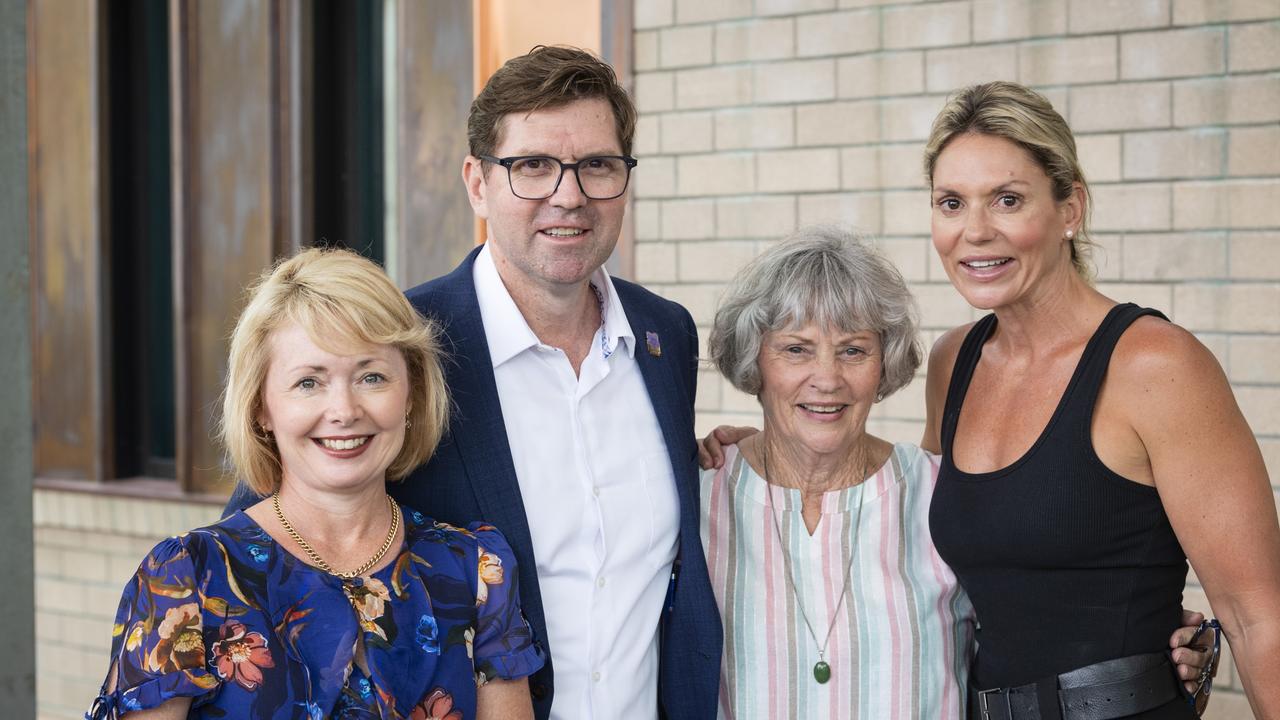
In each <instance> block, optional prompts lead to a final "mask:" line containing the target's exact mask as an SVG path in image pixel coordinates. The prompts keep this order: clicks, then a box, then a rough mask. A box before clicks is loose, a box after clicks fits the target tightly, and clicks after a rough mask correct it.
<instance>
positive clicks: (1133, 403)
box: [1112, 322, 1280, 718]
mask: <svg viewBox="0 0 1280 720" xmlns="http://www.w3.org/2000/svg"><path fill="white" fill-rule="evenodd" d="M1133 330H1138V332H1130V333H1126V335H1125V337H1124V338H1122V340H1121V344H1120V345H1118V346H1117V355H1116V360H1118V361H1119V362H1113V363H1112V367H1113V369H1115V371H1116V375H1117V377H1118V379H1119V380H1120V381H1121V383H1122V384H1121V385H1120V387H1121V388H1123V389H1122V390H1121V392H1123V393H1124V396H1123V397H1124V398H1125V406H1126V407H1128V408H1131V409H1132V412H1131V413H1130V414H1129V421H1130V423H1131V424H1132V427H1133V428H1134V431H1135V432H1136V433H1137V436H1138V438H1139V439H1140V440H1141V443H1142V445H1143V446H1144V447H1145V450H1146V455H1147V458H1148V460H1149V462H1150V471H1151V477H1152V479H1153V480H1154V482H1155V486H1156V490H1157V491H1158V492H1159V493H1160V500H1161V502H1162V503H1163V505H1164V508H1165V512H1166V513H1167V514H1168V516H1169V520H1170V523H1171V524H1172V525H1173V529H1174V532H1175V533H1176V534H1177V536H1178V540H1179V542H1180V543H1181V544H1182V547H1183V549H1184V550H1185V551H1186V553H1187V557H1188V559H1189V560H1190V561H1191V564H1192V566H1193V567H1194V568H1195V570H1196V574H1197V575H1198V576H1199V578H1200V581H1201V583H1202V584H1203V585H1204V589H1205V593H1206V594H1207V595H1208V597H1209V603H1210V605H1212V607H1213V611H1214V613H1215V614H1216V615H1217V616H1218V618H1219V620H1221V622H1222V627H1223V632H1224V634H1225V635H1226V637H1227V641H1228V642H1229V643H1230V645H1231V651H1232V654H1233V655H1234V657H1235V661H1236V668H1237V669H1238V671H1239V673H1240V677H1241V680H1242V681H1243V682H1244V687H1245V692H1246V693H1247V694H1248V696H1249V703H1250V705H1251V706H1252V707H1253V711H1254V713H1255V714H1256V715H1257V716H1258V717H1267V718H1274V717H1280V683H1276V682H1274V681H1269V680H1267V679H1266V678H1268V677H1274V672H1275V667H1274V662H1275V659H1276V658H1277V657H1280V523H1277V518H1276V509H1275V500H1274V498H1273V496H1272V492H1271V482H1270V480H1269V478H1268V477H1267V471H1266V467H1265V466H1264V464H1263V460H1262V454H1261V452H1260V451H1259V449H1258V444H1257V441H1256V440H1255V439H1254V436H1253V433H1252V431H1251V430H1250V429H1249V426H1248V423H1246V421H1245V419H1244V416H1243V415H1242V414H1241V412H1240V408H1239V406H1238V405H1237V404H1236V401H1235V396H1234V395H1233V394H1232V391H1231V387H1230V385H1229V384H1228V382H1227V378H1226V376H1225V375H1224V374H1223V372H1222V368H1221V367H1219V366H1218V363H1217V360H1216V359H1215V358H1214V357H1213V355H1212V354H1211V353H1210V352H1209V351H1208V350H1207V349H1206V348H1205V347H1204V346H1203V345H1201V344H1200V343H1199V342H1198V341H1197V340H1196V339H1195V338H1194V337H1193V336H1192V335H1191V334H1190V333H1187V332H1186V331H1185V330H1182V329H1181V328H1178V327H1176V326H1172V325H1167V324H1165V323H1154V322H1153V323H1147V324H1146V325H1145V327H1144V328H1142V329H1140V328H1139V325H1137V324H1135V326H1134V328H1133ZM1131 335H1132V337H1130V336H1131Z"/></svg>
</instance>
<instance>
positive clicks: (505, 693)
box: [476, 678, 533, 720]
mask: <svg viewBox="0 0 1280 720" xmlns="http://www.w3.org/2000/svg"><path fill="white" fill-rule="evenodd" d="M476 720H533V700H531V699H530V698H529V679H528V678H520V679H518V680H490V681H489V682H487V683H485V684H484V685H482V686H480V689H478V690H476Z"/></svg>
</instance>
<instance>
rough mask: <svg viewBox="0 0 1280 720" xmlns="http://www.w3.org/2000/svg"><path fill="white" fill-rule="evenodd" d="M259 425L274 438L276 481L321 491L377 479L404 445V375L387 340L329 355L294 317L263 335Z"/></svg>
mask: <svg viewBox="0 0 1280 720" xmlns="http://www.w3.org/2000/svg"><path fill="white" fill-rule="evenodd" d="M269 347H270V349H271V359H270V363H269V365H268V368H267V376H266V380H265V381H264V382H263V387H262V406H263V407H262V412H261V414H260V417H259V418H258V422H259V424H261V425H262V426H263V427H264V428H265V429H267V430H269V431H271V432H272V433H273V434H274V436H275V441H276V447H277V448H278V449H279V452H280V464H281V467H282V470H283V473H282V475H283V479H282V485H286V484H289V483H295V484H297V485H300V486H302V487H310V488H317V489H324V490H328V491H345V490H357V489H361V488H364V487H367V485H368V484H369V483H375V482H376V483H382V482H383V481H384V479H385V476H386V471H387V467H388V466H390V465H391V462H392V461H393V460H395V458H396V456H397V455H399V454H400V449H401V447H403V445H404V431H405V427H404V425H405V413H406V411H407V410H408V400H409V377H408V370H407V369H406V366H405V361H404V356H403V355H402V354H401V353H400V351H399V350H398V349H396V348H395V347H392V346H390V345H375V346H364V347H359V346H357V347H353V348H351V353H350V354H334V353H332V352H329V351H328V350H325V349H323V348H321V347H320V346H318V345H316V343H315V341H314V340H312V339H311V336H310V335H309V334H308V333H307V331H306V330H304V329H303V328H302V327H301V326H299V325H298V324H297V323H290V324H288V325H284V326H282V327H280V328H279V329H277V330H276V331H275V332H274V333H272V335H271V338H270V340H269Z"/></svg>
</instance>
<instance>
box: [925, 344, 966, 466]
mask: <svg viewBox="0 0 1280 720" xmlns="http://www.w3.org/2000/svg"><path fill="white" fill-rule="evenodd" d="M971 327H973V325H972V324H969V325H964V326H961V327H958V328H954V329H952V330H948V331H947V332H946V333H944V334H943V335H942V337H940V338H938V340H937V342H935V343H934V344H933V349H931V350H930V351H929V375H928V378H927V379H926V380H925V386H924V437H923V438H921V440H920V447H922V448H924V449H925V450H928V451H929V452H931V453H941V452H942V411H943V409H944V408H945V406H946V403H947V388H948V387H949V386H950V385H951V371H952V369H954V368H955V364H956V356H957V355H959V354H960V345H961V344H962V343H963V342H964V336H965V335H966V334H968V332H969V328H971Z"/></svg>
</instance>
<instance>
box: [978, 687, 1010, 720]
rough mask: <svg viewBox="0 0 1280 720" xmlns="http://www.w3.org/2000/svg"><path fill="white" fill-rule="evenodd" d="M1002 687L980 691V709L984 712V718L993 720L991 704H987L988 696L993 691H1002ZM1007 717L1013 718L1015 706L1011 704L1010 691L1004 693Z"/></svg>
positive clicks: (983, 719) (984, 719)
mask: <svg viewBox="0 0 1280 720" xmlns="http://www.w3.org/2000/svg"><path fill="white" fill-rule="evenodd" d="M1000 690H1001V688H991V689H990V690H979V691H978V710H979V711H980V712H981V713H982V720H991V709H990V705H988V704H987V696H988V695H990V694H991V693H998V692H1000ZM1004 707H1005V717H1007V718H1013V706H1012V705H1011V704H1009V693H1005V694H1004Z"/></svg>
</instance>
